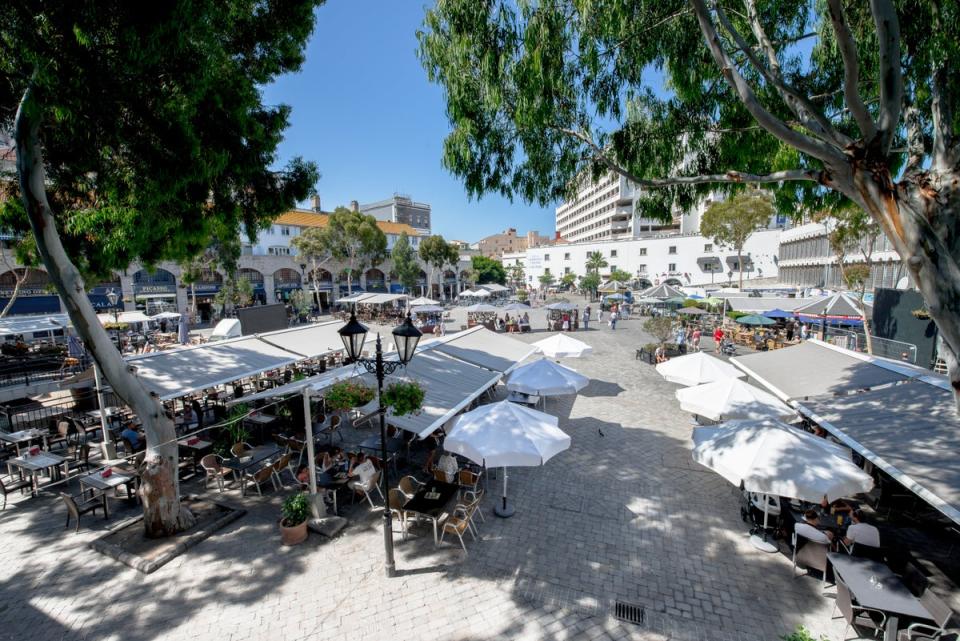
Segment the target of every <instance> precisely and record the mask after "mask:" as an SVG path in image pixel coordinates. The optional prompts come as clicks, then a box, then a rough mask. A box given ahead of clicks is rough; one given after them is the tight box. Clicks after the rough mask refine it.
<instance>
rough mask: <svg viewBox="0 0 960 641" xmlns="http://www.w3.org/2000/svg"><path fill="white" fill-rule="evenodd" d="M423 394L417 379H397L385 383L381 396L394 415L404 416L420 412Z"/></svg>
mask: <svg viewBox="0 0 960 641" xmlns="http://www.w3.org/2000/svg"><path fill="white" fill-rule="evenodd" d="M425 394H426V393H425V392H424V390H423V386H422V385H420V383H418V382H417V381H397V382H396V383H390V384H389V385H387V387H386V388H385V389H384V390H383V396H382V397H381V398H382V400H383V404H384V405H385V406H386V407H389V408H390V411H391V413H392V414H393V415H394V416H405V415H407V414H419V413H420V410H421V409H422V408H423V398H424V396H425Z"/></svg>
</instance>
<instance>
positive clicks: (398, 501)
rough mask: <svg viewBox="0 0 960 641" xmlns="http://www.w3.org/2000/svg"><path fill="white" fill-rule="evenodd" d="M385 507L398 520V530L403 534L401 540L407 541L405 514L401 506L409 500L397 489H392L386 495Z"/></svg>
mask: <svg viewBox="0 0 960 641" xmlns="http://www.w3.org/2000/svg"><path fill="white" fill-rule="evenodd" d="M387 497H388V498H387V506H388V507H389V508H390V512H391V513H393V514H395V515H396V517H397V519H399V520H400V530H401V532H403V539H404V540H406V539H407V513H406V512H405V511H404V509H403V506H404V505H406V503H407V501H408V500H410V499H409V498H407V495H406V494H404V493H403V492H401V491H400V490H399V489H397V488H393V489H392V490H390V491H389V492H388V493H387Z"/></svg>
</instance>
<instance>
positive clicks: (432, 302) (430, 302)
mask: <svg viewBox="0 0 960 641" xmlns="http://www.w3.org/2000/svg"><path fill="white" fill-rule="evenodd" d="M465 291H469V290H465ZM460 295H461V296H462V295H463V294H462V293H461V294H460ZM439 304H440V301H437V300H433V299H432V298H427V297H426V296H420V297H419V298H414V299H413V300H412V301H409V302H408V303H407V305H409V306H410V307H417V306H418V305H439Z"/></svg>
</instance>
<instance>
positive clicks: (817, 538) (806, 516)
mask: <svg viewBox="0 0 960 641" xmlns="http://www.w3.org/2000/svg"><path fill="white" fill-rule="evenodd" d="M793 530H794V532H796V533H797V534H798V535H800V536H803V537H805V538H807V539H809V540H811V541H813V542H814V543H825V544H827V545H829V544H830V543H831V542H832V541H833V532H828V531H825V530H821V529H820V514H818V513H817V511H816V510H807V511H806V512H804V513H803V522H802V523H797V524H796V525H795V526H794V528H793Z"/></svg>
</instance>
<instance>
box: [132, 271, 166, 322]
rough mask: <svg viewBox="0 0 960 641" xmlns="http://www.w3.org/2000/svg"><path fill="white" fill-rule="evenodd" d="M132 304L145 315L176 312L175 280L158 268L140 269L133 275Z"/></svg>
mask: <svg viewBox="0 0 960 641" xmlns="http://www.w3.org/2000/svg"><path fill="white" fill-rule="evenodd" d="M133 302H134V304H135V305H136V307H137V309H139V310H141V311H143V312H145V313H146V314H148V315H149V314H159V313H160V312H162V311H177V278H176V277H175V276H174V275H173V273H172V272H168V271H167V270H166V269H160V268H159V267H158V268H156V269H154V270H153V271H152V272H150V271H147V270H146V269H141V270H139V271H137V272H136V273H134V275H133Z"/></svg>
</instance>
